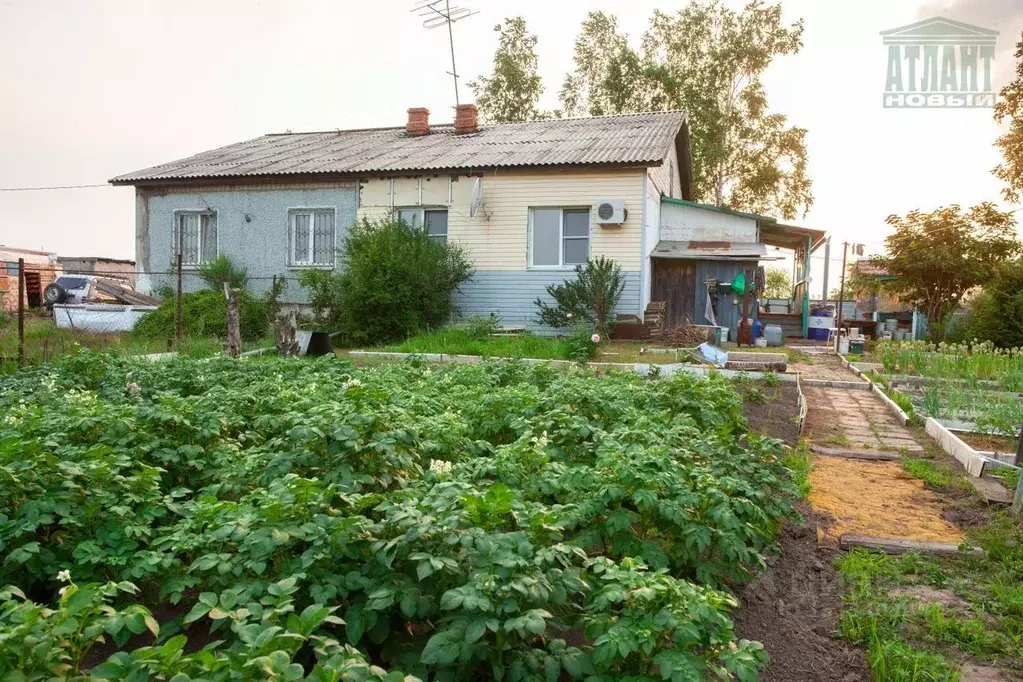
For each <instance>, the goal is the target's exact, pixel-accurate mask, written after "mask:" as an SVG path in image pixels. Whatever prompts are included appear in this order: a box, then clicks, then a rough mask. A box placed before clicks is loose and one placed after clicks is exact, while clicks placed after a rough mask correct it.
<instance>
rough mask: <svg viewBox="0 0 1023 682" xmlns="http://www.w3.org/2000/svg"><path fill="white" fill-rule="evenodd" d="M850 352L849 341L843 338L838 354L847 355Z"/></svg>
mask: <svg viewBox="0 0 1023 682" xmlns="http://www.w3.org/2000/svg"><path fill="white" fill-rule="evenodd" d="M848 352H849V339H847V338H846V337H844V336H843V337H842V338H840V339H839V340H838V354H839V355H845V354H846V353H848Z"/></svg>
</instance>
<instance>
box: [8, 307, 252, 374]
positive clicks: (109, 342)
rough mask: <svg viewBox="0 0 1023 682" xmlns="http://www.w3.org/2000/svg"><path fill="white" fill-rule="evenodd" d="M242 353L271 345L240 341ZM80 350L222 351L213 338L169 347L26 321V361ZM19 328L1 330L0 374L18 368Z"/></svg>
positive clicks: (130, 352) (140, 352)
mask: <svg viewBox="0 0 1023 682" xmlns="http://www.w3.org/2000/svg"><path fill="white" fill-rule="evenodd" d="M242 342H243V343H242V345H243V349H244V350H254V349H256V348H262V347H265V346H268V345H272V342H271V341H270V340H268V339H253V340H248V341H246V340H245V339H243V340H242ZM79 348H88V349H90V350H101V351H111V352H114V353H121V354H124V355H145V354H149V353H166V352H168V351H177V352H178V353H179V354H181V355H187V356H190V357H209V356H211V355H215V354H217V353H219V352H221V351H222V350H224V341H223V340H222V339H213V338H192V337H185V338H184V339H182V341H181V343H180V344H175V345H174V346H173V347H168V342H167V340H166V339H142V338H139V337H137V336H135V335H134V334H132V333H131V332H121V333H114V334H95V333H92V332H82V331H74V330H71V329H60V328H58V327H57V325H56V324H54V322H53V319H52V318H49V317H31V318H28V319H26V320H25V362H26V364H38V363H41V362H50V361H52V360H55V359H57V358H59V357H61V356H63V355H67V354H69V353H73V352H75V351H76V350H77V349H79ZM17 359H18V327H17V324H16V323H14V324H9V325H7V326H6V327H4V328H3V329H0V371H2V372H12V371H15V370H16V369H17Z"/></svg>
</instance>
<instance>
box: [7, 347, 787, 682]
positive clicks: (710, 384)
mask: <svg viewBox="0 0 1023 682" xmlns="http://www.w3.org/2000/svg"><path fill="white" fill-rule="evenodd" d="M0 414H2V415H3V416H2V417H0V556H3V560H2V563H0V585H8V587H6V588H3V590H2V591H0V649H2V653H0V676H3V675H5V674H7V673H12V674H15V677H12V678H11V679H36V678H39V679H43V678H52V677H67V678H81V679H88V678H95V679H132V680H136V679H137V680H145V679H168V680H169V679H174V680H175V681H176V682H185V681H186V680H189V679H204V680H221V679H223V680H227V679H249V678H253V679H272V680H301V679H309V680H341V679H344V680H402V679H415V678H419V679H423V680H427V679H429V680H471V679H501V680H560V679H585V680H594V681H599V680H620V679H633V680H661V679H667V680H702V679H722V680H724V679H729V678H738V679H741V680H752V679H755V678H756V671H757V669H758V667H760V666H762V665H763V663H764V662H765V660H766V654H765V653H764V651H763V648H762V647H761V646H760V645H759V644H757V643H755V642H748V641H741V640H738V639H737V637H736V635H735V633H734V632H733V630H732V623H731V621H730V620H729V618H728V612H729V610H730V609H731V608H733V607H734V606H735V604H736V601H735V599H734V597H733V596H732V595H731V594H730V592H729V591H728V587H729V586H730V585H734V584H736V583H737V582H740V581H742V580H744V579H746V578H748V577H749V575H750V572H751V571H753V570H755V569H756V568H757V567H758V566H760V565H762V564H763V560H764V559H763V557H764V552H765V551H767V550H768V549H770V548H771V547H772V544H773V541H774V540H773V539H774V535H775V533H776V531H777V530H778V528H779V524H780V522H781V521H782V519H783V518H784V517H785V516H786V515H787V514H790V513H791V508H790V506H789V504H788V502H787V500H788V499H789V496H790V495H792V494H793V493H794V488H793V485H792V483H791V480H790V478H791V477H790V472H788V471H787V470H786V469H785V468H784V467H783V466H782V464H781V463H780V461H779V455H780V454H781V450H782V446H781V445H780V444H779V443H777V442H776V441H771V440H767V439H762V438H759V437H756V436H752V435H748V434H747V433H746V423H745V420H744V418H743V416H742V410H741V401H740V399H739V397H738V396H737V394H736V393H735V391H734V389H733V388H732V387H731V386H730V385H729V383H728V382H727V381H725V380H724V379H721V378H717V377H710V378H708V379H703V378H693V377H687V376H677V377H674V378H672V379H665V380H658V381H650V380H646V379H644V378H642V377H639V376H635V375H632V374H612V375H608V376H595V375H592V374H589V373H587V372H585V371H584V370H581V369H573V370H570V371H561V370H554V369H551V368H548V367H543V366H540V367H526V366H524V365H521V364H516V363H487V364H482V365H464V366H452V367H444V368H435V367H429V366H423V365H420V364H417V363H410V364H404V365H387V366H381V367H377V368H372V369H362V368H356V367H354V366H352V365H350V364H348V363H345V362H342V361H337V360H334V359H323V360H316V361H310V360H305V359H295V358H293V359H269V358H268V359H251V360H245V361H240V362H239V361H235V360H230V359H226V358H211V359H207V360H188V359H181V360H174V361H169V362H163V363H155V364H154V363H149V362H145V361H137V360H132V359H127V358H122V357H115V356H106V355H96V354H90V353H86V352H83V353H80V354H77V355H74V356H71V357H69V358H67V359H65V360H62V361H61V362H59V363H57V364H55V365H51V366H41V367H36V368H32V369H28V370H26V371H23V372H20V373H18V374H16V375H13V376H9V377H5V378H4V379H3V380H2V383H0ZM81 595H88V598H86V597H84V596H81ZM18 673H20V674H21V675H23V676H24V677H17V674H18Z"/></svg>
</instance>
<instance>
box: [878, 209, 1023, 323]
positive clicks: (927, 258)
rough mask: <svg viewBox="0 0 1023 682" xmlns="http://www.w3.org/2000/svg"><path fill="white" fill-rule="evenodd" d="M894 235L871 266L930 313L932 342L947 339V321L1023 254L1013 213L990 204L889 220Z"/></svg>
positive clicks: (888, 286)
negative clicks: (1004, 265) (967, 298)
mask: <svg viewBox="0 0 1023 682" xmlns="http://www.w3.org/2000/svg"><path fill="white" fill-rule="evenodd" d="M887 222H888V224H889V225H891V226H892V227H894V228H895V232H893V233H892V234H891V235H889V236H888V237H886V238H885V249H886V250H887V255H886V256H874V257H872V258H871V259H870V262H871V264H872V265H875V266H877V267H881V268H884V269H885V270H886V271H887V272H888V275H889V276H890V277H891V278H892V279H890V280H886V281H884V282H883V283H882V285H881V286H882V287H883V288H884V289H887V290H888V291H891V292H893V293H896V294H898V296H899V298H900V300H902V301H904V302H906V303H911V304H914V305H916V306H918V307H920V308H922V309H923V310H924V312H925V313H926V314H927V322H928V328H929V329H930V333H931V336H932V340H934V341H940V340H943V339H944V335H945V330H946V325H945V321H946V318H947V317H948V315H949V314H951V313H952V312H954V311H955V310H956V309H957V308H958V307H959V303H960V302H961V301H962V299H963V295H964V294H965V293H966V292H967V291H969V290H970V289H972V288H973V287H976V286H980V285H984V284H986V283H987V282H988V281H989V280H990V279H991V278H992V276H993V275H994V273H995V271H996V269H997V267H998V266H999V265H1000V264H1001V263H1004V262H1006V261H1008V260H1010V259H1012V258H1013V257H1015V256H1016V255H1017V254H1018V253H1020V250H1021V246H1023V245H1021V244H1020V242H1019V240H1018V239H1017V238H1016V231H1015V221H1014V220H1013V218H1012V214H1010V213H1003V212H1001V211H999V210H997V209H996V208H995V206H994V204H991V203H989V202H986V203H983V204H979V205H977V206H974V207H973V208H971V209H969V210H968V211H963V210H962V209H960V207H959V206H956V205H952V206H945V207H942V208H939V209H937V210H935V211H932V212H930V213H923V212H921V211H911V212H910V213H909V214H908V215H906V216H905V217H901V216H897V215H891V216H888V220H887Z"/></svg>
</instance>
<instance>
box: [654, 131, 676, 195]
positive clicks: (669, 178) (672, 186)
mask: <svg viewBox="0 0 1023 682" xmlns="http://www.w3.org/2000/svg"><path fill="white" fill-rule="evenodd" d="M650 179H651V182H652V183H653V185H654V188H655V189H656V190H657V193H658V194H659V195H663V196H666V197H672V198H674V199H681V198H682V180H681V178H680V176H679V169H678V155H677V154H676V153H675V145H674V144H672V145H671V149H670V150H669V151H668V155H667V156H666V157H664V162H663V163H662V164H661V165H660V166H653V167H651V168H650Z"/></svg>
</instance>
